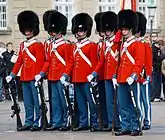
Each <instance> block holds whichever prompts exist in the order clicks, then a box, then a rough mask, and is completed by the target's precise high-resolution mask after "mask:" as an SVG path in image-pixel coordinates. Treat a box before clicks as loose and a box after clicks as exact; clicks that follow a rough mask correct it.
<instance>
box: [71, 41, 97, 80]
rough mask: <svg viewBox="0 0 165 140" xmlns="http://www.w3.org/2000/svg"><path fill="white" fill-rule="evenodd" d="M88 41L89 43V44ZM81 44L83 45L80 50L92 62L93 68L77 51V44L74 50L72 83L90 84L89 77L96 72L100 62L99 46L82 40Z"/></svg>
mask: <svg viewBox="0 0 165 140" xmlns="http://www.w3.org/2000/svg"><path fill="white" fill-rule="evenodd" d="M86 41H88V43H87V44H86ZM79 44H81V45H82V47H81V48H80V49H81V51H82V53H83V54H84V55H85V56H86V57H87V58H88V60H89V61H90V63H91V66H90V65H89V64H88V63H87V62H86V61H85V60H84V59H83V58H82V56H81V55H80V53H79V52H78V51H76V50H77V49H78V47H77V44H75V46H74V49H73V55H74V67H73V73H72V82H88V80H87V76H88V75H89V74H91V73H92V72H93V71H94V69H95V67H96V65H97V62H98V46H97V44H95V43H93V42H90V41H89V40H86V39H85V41H84V40H82V41H81V42H80V43H79ZM83 44H84V45H83Z"/></svg>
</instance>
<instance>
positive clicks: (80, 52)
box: [78, 49, 92, 67]
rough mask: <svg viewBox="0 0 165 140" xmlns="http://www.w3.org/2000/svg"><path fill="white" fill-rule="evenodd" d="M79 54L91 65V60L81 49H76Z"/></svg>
mask: <svg viewBox="0 0 165 140" xmlns="http://www.w3.org/2000/svg"><path fill="white" fill-rule="evenodd" d="M78 52H79V54H80V56H81V57H82V58H83V59H84V60H85V62H86V63H87V64H88V65H89V66H90V67H92V63H91V61H90V60H89V59H88V58H87V57H86V55H85V54H84V53H83V52H82V50H81V49H79V50H78Z"/></svg>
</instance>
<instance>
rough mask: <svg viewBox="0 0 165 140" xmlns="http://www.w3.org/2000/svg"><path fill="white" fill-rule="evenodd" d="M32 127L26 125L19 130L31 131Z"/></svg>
mask: <svg viewBox="0 0 165 140" xmlns="http://www.w3.org/2000/svg"><path fill="white" fill-rule="evenodd" d="M30 129H31V126H27V125H24V126H22V127H21V128H20V129H19V130H18V131H29V130H30Z"/></svg>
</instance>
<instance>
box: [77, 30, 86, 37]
mask: <svg viewBox="0 0 165 140" xmlns="http://www.w3.org/2000/svg"><path fill="white" fill-rule="evenodd" d="M86 34H87V31H78V32H77V33H76V38H77V39H82V38H85V37H86Z"/></svg>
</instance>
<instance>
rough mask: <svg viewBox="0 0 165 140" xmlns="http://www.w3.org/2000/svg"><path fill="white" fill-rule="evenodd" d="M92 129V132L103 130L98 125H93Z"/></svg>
mask: <svg viewBox="0 0 165 140" xmlns="http://www.w3.org/2000/svg"><path fill="white" fill-rule="evenodd" d="M90 131H91V132H98V131H101V129H100V128H98V127H91V128H90Z"/></svg>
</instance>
